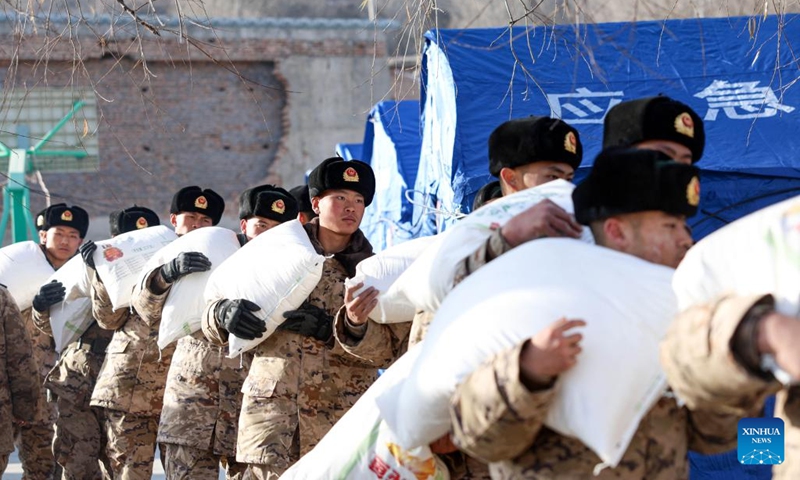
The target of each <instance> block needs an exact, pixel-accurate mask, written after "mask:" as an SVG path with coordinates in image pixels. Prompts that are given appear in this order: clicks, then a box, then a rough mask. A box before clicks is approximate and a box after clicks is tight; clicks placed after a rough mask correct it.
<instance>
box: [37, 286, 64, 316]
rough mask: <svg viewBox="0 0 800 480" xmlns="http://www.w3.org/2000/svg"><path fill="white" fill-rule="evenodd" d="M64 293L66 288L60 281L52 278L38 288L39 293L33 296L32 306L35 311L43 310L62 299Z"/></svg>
mask: <svg viewBox="0 0 800 480" xmlns="http://www.w3.org/2000/svg"><path fill="white" fill-rule="evenodd" d="M66 295H67V289H66V288H64V285H62V284H61V282H59V281H57V280H53V281H52V282H50V283H45V284H44V285H42V288H40V289H39V293H37V294H36V296H35V297H33V308H34V310H36V311H37V312H44V311H45V310H47V309H48V308H50V307H51V306H52V305H55V304H56V303H58V302H61V301H63V300H64V297H65V296H66Z"/></svg>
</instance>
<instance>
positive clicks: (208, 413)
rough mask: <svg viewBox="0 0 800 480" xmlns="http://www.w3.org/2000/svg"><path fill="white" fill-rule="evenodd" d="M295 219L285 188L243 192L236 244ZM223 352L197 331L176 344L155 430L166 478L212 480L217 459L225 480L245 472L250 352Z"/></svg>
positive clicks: (223, 348)
mask: <svg viewBox="0 0 800 480" xmlns="http://www.w3.org/2000/svg"><path fill="white" fill-rule="evenodd" d="M296 216H297V206H296V203H295V200H294V198H292V196H291V195H290V194H289V192H287V191H286V190H284V189H282V188H279V187H274V186H272V185H262V186H259V187H255V188H251V189H248V190H245V191H244V192H243V193H242V195H241V196H240V198H239V219H240V227H241V230H242V234H241V235H239V238H240V241H241V242H242V244H244V243H245V242H246V241H248V240H252V239H253V238H255V237H256V236H258V235H259V234H261V233H263V232H266V231H267V230H269V229H270V228H273V227H275V226H277V225H279V224H281V223H283V222H285V221H288V220H293V219H294V218H295V217H296ZM227 353H228V349H227V347H226V346H225V344H215V343H212V342H210V341H209V340H207V339H206V338H205V337H204V336H203V332H202V331H198V332H196V333H194V334H192V335H189V336H186V337H183V338H181V339H179V340H178V343H177V347H176V349H175V354H174V355H173V357H172V365H170V368H169V374H168V376H167V385H166V389H165V391H164V407H163V409H162V410H161V421H160V423H159V427H158V442H159V444H160V445H162V446H165V447H166V469H165V470H166V473H167V477H168V478H170V479H171V480H179V479H186V480H201V479H217V478H218V477H219V465H220V461H223V462H224V464H225V466H226V472H227V478H228V479H241V478H242V476H243V474H244V471H245V469H246V468H247V465H245V464H240V463H237V462H236V431H237V426H238V422H239V410H240V408H241V405H242V384H243V383H244V379H245V378H246V377H247V372H248V368H249V366H250V361H251V359H252V354H251V353H250V352H247V353H245V354H243V356H242V358H227Z"/></svg>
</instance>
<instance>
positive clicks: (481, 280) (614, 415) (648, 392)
mask: <svg viewBox="0 0 800 480" xmlns="http://www.w3.org/2000/svg"><path fill="white" fill-rule="evenodd" d="M673 272H674V270H672V269H670V268H667V267H663V266H660V265H656V264H653V263H649V262H646V261H644V260H641V259H639V258H637V257H634V256H631V255H627V254H624V253H620V252H617V251H614V250H611V249H608V248H603V247H597V246H594V245H588V244H586V243H582V242H580V241H577V240H570V239H542V240H537V241H535V242H528V243H526V244H524V245H521V246H519V247H517V248H515V249H514V250H512V251H510V252H508V253H507V254H505V255H503V256H501V257H500V258H497V259H495V260H494V261H492V262H491V263H489V264H487V265H486V266H484V267H482V268H481V269H480V270H478V271H477V272H475V273H474V274H473V275H470V276H469V277H468V278H467V279H466V280H464V281H463V282H462V283H461V284H459V285H458V286H457V287H456V288H455V289H453V291H452V292H451V293H450V295H448V297H447V298H446V299H445V301H444V303H443V304H442V307H441V308H440V309H439V311H438V312H437V314H436V317H435V318H434V320H433V323H432V324H431V326H430V329H429V330H428V334H427V336H426V337H425V341H424V342H423V344H422V347H423V349H422V353H421V354H420V358H419V359H418V360H417V362H416V363H415V364H414V368H413V370H412V372H411V375H410V376H409V377H408V379H407V380H406V381H405V382H404V383H403V385H402V386H401V388H399V389H396V390H393V391H388V392H384V394H383V395H382V396H381V398H379V402H378V404H379V406H380V408H381V413H382V414H383V417H384V419H385V420H386V422H387V423H388V424H389V426H390V427H391V428H392V430H393V431H394V432H395V433H396V434H397V436H398V438H399V439H400V445H401V446H403V447H414V446H418V445H427V444H429V443H430V442H432V441H434V440H436V439H437V438H439V437H441V436H442V435H444V434H445V433H447V431H448V430H449V427H450V417H449V415H448V405H449V401H450V398H451V397H452V395H453V393H454V392H455V389H456V386H457V385H458V384H459V383H460V382H461V381H463V380H464V379H465V378H466V377H467V375H469V374H470V373H471V372H473V371H474V370H475V369H476V368H477V367H478V366H479V365H481V364H482V363H483V362H485V361H488V360H489V359H490V358H491V357H492V356H494V355H495V354H497V353H499V352H501V351H504V350H506V349H509V348H512V347H514V346H516V345H518V344H519V343H521V342H522V341H524V340H526V339H528V338H530V337H531V336H533V335H535V334H536V333H538V332H539V331H540V330H542V329H544V328H545V327H547V326H548V325H550V324H551V323H553V322H554V321H556V320H558V319H559V318H562V317H566V318H578V319H583V320H585V321H586V323H587V325H586V326H585V327H583V329H582V330H581V331H580V333H582V334H583V340H582V342H581V347H582V348H583V351H582V353H581V354H580V355H579V356H578V362H577V365H576V366H574V367H573V368H571V369H570V370H568V371H567V372H566V373H564V374H562V375H561V376H560V377H559V378H558V380H557V382H556V385H555V387H554V388H555V390H556V398H555V400H554V402H553V404H552V406H551V407H550V410H549V411H548V413H547V417H546V418H545V419H544V421H545V425H547V426H548V427H550V428H552V429H553V430H555V431H557V432H559V433H562V434H564V435H567V436H570V437H576V438H578V439H580V440H581V441H582V442H583V443H584V444H585V445H586V446H587V447H589V448H591V449H592V450H593V451H594V452H595V453H597V455H598V456H599V457H600V458H601V459H602V460H603V462H605V463H606V464H608V465H611V466H615V465H616V464H617V463H618V462H619V459H620V458H621V457H622V454H623V453H624V452H625V450H626V449H627V447H628V444H629V442H630V439H631V437H632V436H633V434H634V432H635V431H636V428H637V426H638V424H639V421H640V420H641V418H642V416H643V415H644V414H645V413H646V412H647V411H648V410H649V409H650V407H651V406H652V405H653V404H654V402H655V401H657V399H658V398H659V397H660V396H661V395H662V394H663V393H664V391H665V389H666V380H665V377H664V374H663V373H662V370H661V365H660V363H659V358H658V345H659V341H660V340H661V338H662V336H663V335H664V333H665V332H666V330H667V327H668V326H669V324H670V322H671V320H672V318H673V316H674V315H675V313H676V311H677V309H676V302H675V298H674V295H673V293H672V289H671V288H670V281H671V280H672V274H673Z"/></svg>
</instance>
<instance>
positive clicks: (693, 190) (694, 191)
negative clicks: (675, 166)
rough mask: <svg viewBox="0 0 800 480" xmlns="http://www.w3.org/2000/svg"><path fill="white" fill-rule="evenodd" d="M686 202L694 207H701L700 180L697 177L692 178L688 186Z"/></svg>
mask: <svg viewBox="0 0 800 480" xmlns="http://www.w3.org/2000/svg"><path fill="white" fill-rule="evenodd" d="M686 202H687V203H688V204H689V205H691V206H693V207H696V206H698V205H700V180H699V179H698V178H697V177H692V180H691V181H690V182H689V185H687V186H686Z"/></svg>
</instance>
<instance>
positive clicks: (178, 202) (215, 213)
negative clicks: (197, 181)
mask: <svg viewBox="0 0 800 480" xmlns="http://www.w3.org/2000/svg"><path fill="white" fill-rule="evenodd" d="M224 210H225V200H223V199H222V197H220V196H219V194H217V192H215V191H214V190H211V189H210V188H206V189H205V190H203V189H201V188H200V187H198V186H195V185H193V186H191V187H183V188H181V189H180V190H178V193H176V194H175V195H174V196H173V197H172V205H171V206H170V207H169V213H174V214H179V213H181V212H196V213H202V214H203V215H207V216H208V217H211V224H212V225H216V224H218V223H219V221H220V219H221V218H222V212H223V211H224Z"/></svg>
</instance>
